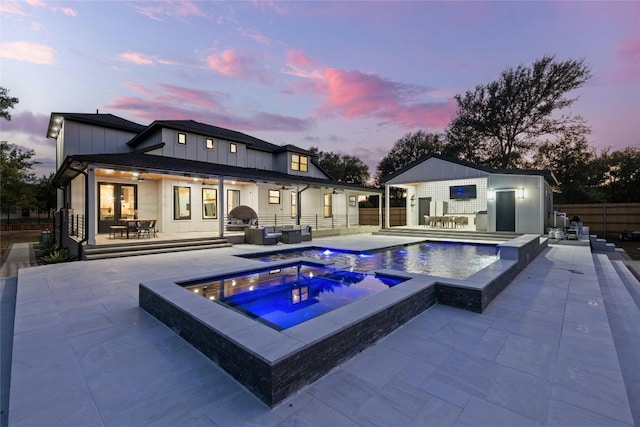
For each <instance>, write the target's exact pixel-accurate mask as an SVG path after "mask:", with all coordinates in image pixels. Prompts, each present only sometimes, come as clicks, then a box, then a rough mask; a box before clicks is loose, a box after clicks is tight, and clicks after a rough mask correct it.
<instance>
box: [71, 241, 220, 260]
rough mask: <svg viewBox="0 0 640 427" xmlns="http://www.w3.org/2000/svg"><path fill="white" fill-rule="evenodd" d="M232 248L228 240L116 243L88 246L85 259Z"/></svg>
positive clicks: (85, 250)
mask: <svg viewBox="0 0 640 427" xmlns="http://www.w3.org/2000/svg"><path fill="white" fill-rule="evenodd" d="M229 246H232V244H231V243H229V242H228V241H227V240H226V239H219V238H197V239H188V240H164V241H157V240H156V241H153V240H147V241H144V240H140V241H135V242H129V243H114V244H108V245H100V246H86V247H85V248H84V250H83V252H84V254H83V259H86V260H95V259H105V258H118V257H126V256H136V255H151V254H162V253H169V252H182V251H193V250H199V249H214V248H223V247H229Z"/></svg>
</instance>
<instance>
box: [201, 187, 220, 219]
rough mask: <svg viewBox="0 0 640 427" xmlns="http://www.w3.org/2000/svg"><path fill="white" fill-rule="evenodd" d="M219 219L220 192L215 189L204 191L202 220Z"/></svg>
mask: <svg viewBox="0 0 640 427" xmlns="http://www.w3.org/2000/svg"><path fill="white" fill-rule="evenodd" d="M217 217H218V191H217V190H216V189H215V188H203V189H202V219H216V218H217Z"/></svg>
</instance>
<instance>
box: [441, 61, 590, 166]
mask: <svg viewBox="0 0 640 427" xmlns="http://www.w3.org/2000/svg"><path fill="white" fill-rule="evenodd" d="M590 78H591V70H590V68H589V67H588V66H587V65H586V64H585V63H584V61H583V60H580V61H576V60H568V61H560V62H558V61H555V58H554V57H553V56H545V57H543V58H542V59H539V60H536V61H535V62H534V63H533V65H532V66H531V67H525V66H523V65H520V66H519V67H517V68H516V69H513V68H508V69H506V70H505V71H503V72H502V73H501V75H500V79H499V80H497V81H493V82H491V83H488V84H486V85H480V86H477V87H476V88H475V90H474V91H467V92H466V93H465V94H464V96H463V95H459V94H458V95H456V96H455V99H456V102H457V104H458V112H457V114H456V116H455V117H454V119H453V121H452V122H451V124H450V125H449V127H448V129H447V140H448V141H449V143H450V144H451V145H450V147H448V149H450V150H451V151H450V152H449V153H448V154H451V155H456V156H457V157H459V158H462V159H465V160H469V161H473V162H478V163H481V164H484V165H486V166H490V167H496V168H512V167H519V166H522V165H524V164H525V163H526V160H527V157H528V155H530V153H531V150H532V148H533V147H534V146H535V145H536V144H537V143H540V142H541V140H544V139H547V138H548V137H549V136H550V135H562V134H563V133H564V132H565V131H566V129H567V128H568V127H574V126H576V124H578V123H580V122H581V121H582V119H581V118H580V117H574V116H570V115H558V112H559V110H562V109H564V108H566V107H569V106H571V105H572V104H573V103H574V101H575V98H569V97H568V96H567V95H568V93H569V92H571V91H573V90H575V89H577V88H579V87H581V86H582V85H583V84H584V83H585V82H586V81H587V80H589V79H590Z"/></svg>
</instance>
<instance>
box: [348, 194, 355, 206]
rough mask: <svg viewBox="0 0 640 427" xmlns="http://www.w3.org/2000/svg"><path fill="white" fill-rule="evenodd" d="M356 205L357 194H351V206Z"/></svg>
mask: <svg viewBox="0 0 640 427" xmlns="http://www.w3.org/2000/svg"><path fill="white" fill-rule="evenodd" d="M355 205H356V196H349V206H351V207H355Z"/></svg>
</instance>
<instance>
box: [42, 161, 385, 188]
mask: <svg viewBox="0 0 640 427" xmlns="http://www.w3.org/2000/svg"><path fill="white" fill-rule="evenodd" d="M89 164H98V165H104V166H113V167H125V168H131V169H136V170H147V171H149V172H152V171H153V172H159V173H162V172H165V173H176V174H192V175H196V176H197V175H200V176H207V177H221V178H229V179H238V180H254V181H260V180H262V181H267V182H274V183H275V182H278V183H294V182H299V183H301V184H309V185H317V186H322V187H339V188H352V189H358V190H365V189H366V190H367V191H373V192H377V193H382V190H380V189H375V188H368V187H363V186H361V185H357V184H346V183H344V182H339V181H334V180H330V179H323V178H313V177H307V176H298V175H289V174H286V173H283V172H276V171H270V170H263V169H251V168H242V167H237V166H229V165H222V164H214V163H208V162H201V161H196V160H187V159H177V158H173V157H166V156H157V155H154V154H144V153H123V154H86V155H75V156H69V157H67V158H66V159H65V164H64V165H63V166H62V167H61V168H60V169H59V170H58V173H57V174H56V176H55V178H54V182H55V183H56V184H64V183H65V182H67V181H68V180H70V179H72V178H73V177H74V176H76V175H77V174H78V173H79V172H78V170H83V169H85V168H86V167H87V166H88V165H89ZM69 166H71V167H72V168H69Z"/></svg>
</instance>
